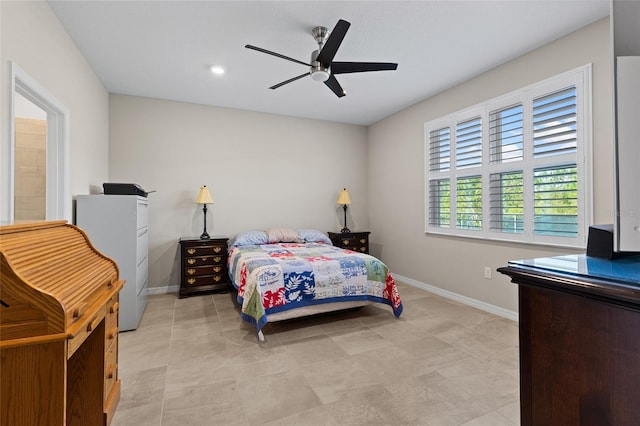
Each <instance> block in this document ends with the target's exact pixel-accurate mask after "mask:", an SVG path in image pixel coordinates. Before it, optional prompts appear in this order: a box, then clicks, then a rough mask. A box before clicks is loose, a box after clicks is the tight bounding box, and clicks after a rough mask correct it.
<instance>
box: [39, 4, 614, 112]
mask: <svg viewBox="0 0 640 426" xmlns="http://www.w3.org/2000/svg"><path fill="white" fill-rule="evenodd" d="M50 5H51V8H52V9H53V11H54V13H55V14H56V15H57V16H58V18H59V19H60V21H61V22H62V24H63V25H64V27H65V28H66V29H67V31H68V33H69V34H70V35H71V37H72V38H73V40H74V41H75V43H76V44H77V45H78V47H79V48H80V50H81V51H82V52H83V54H84V55H85V57H86V58H87V60H88V62H89V63H90V64H91V66H92V67H93V69H94V71H95V72H96V73H97V75H98V77H99V78H100V79H101V81H102V82H103V84H104V85H105V86H106V88H107V90H108V91H109V92H112V93H121V94H127V95H135V96H145V97H152V98H159V99H169V100H177V101H184V102H192V103H197V104H204V105H214V106H220V107H227V108H239V109H244V110H251V111H260V112H267V113H274V114H283V115H289V116H296V117H306V118H314V119H320V120H329V121H337V122H344V123H352V124H360V125H369V124H371V123H374V122H376V121H378V120H380V119H382V118H384V117H387V116H389V115H391V114H393V113H394V112H397V111H400V110H402V109H404V108H406V107H408V106H410V105H413V104H415V103H417V102H419V101H421V100H423V99H425V98H428V97H430V96H433V95H434V94H436V93H438V92H441V91H442V90H444V89H446V88H448V87H452V86H454V85H456V84H458V83H461V82H463V81H465V80H467V79H469V78H472V77H474V76H476V75H479V74H481V73H483V72H485V71H487V70H489V69H491V68H493V67H495V66H497V65H500V64H502V63H504V62H506V61H508V60H511V59H513V58H515V57H517V56H520V55H522V54H523V53H525V52H528V51H530V50H532V49H535V48H537V47H540V46H542V45H544V44H546V43H549V42H550V41H552V40H555V39H557V38H559V37H561V36H563V35H566V34H568V33H571V32H573V31H575V30H577V29H578V28H581V27H583V26H585V25H588V24H590V23H592V22H594V21H596V20H598V19H601V18H603V17H605V16H607V15H608V14H609V0H593V1H587V0H554V1H544V0H502V1H481V0H475V1H457V0H456V1H453V0H448V1H333V2H330V1H252V2H250V1H93V0H92V1H88V0H85V1H56V0H50ZM338 19H344V20H347V21H349V22H351V28H350V29H349V31H348V32H347V35H346V37H345V39H344V41H343V43H342V45H341V47H340V49H339V50H338V53H337V55H336V56H335V60H336V61H374V62H397V63H398V64H399V65H398V70H397V71H382V72H368V73H359V74H343V75H338V76H336V77H337V78H338V81H339V82H340V83H341V84H342V86H343V88H344V89H345V91H346V92H347V96H345V97H343V98H338V97H336V96H335V95H334V94H333V93H332V92H331V90H329V88H327V87H326V86H325V85H324V84H322V83H319V82H316V81H313V80H312V79H311V78H308V77H307V78H303V79H301V80H298V81H295V82H292V83H290V84H288V85H285V86H282V87H280V88H279V89H276V90H269V89H268V87H270V86H272V85H274V84H276V83H279V82H281V81H284V80H287V79H289V78H291V77H294V76H297V75H299V74H302V73H304V72H305V71H307V68H305V67H304V66H303V65H299V64H296V63H294V62H290V61H286V60H283V59H280V58H276V57H274V56H270V55H266V54H264V53H260V52H256V51H253V50H249V49H245V48H244V45H245V44H253V45H256V46H259V47H262V48H265V49H267V50H272V51H275V52H278V53H281V54H283V55H286V56H289V57H292V58H295V59H298V60H301V61H303V62H308V61H309V58H310V55H311V52H312V51H313V50H315V49H316V48H317V45H316V43H315V41H314V40H313V38H312V36H311V29H312V28H313V27H315V26H319V25H322V26H326V27H328V28H329V29H330V30H331V29H333V27H334V26H335V24H336V22H337V21H338ZM588 48H589V46H585V49H588ZM211 65H221V66H223V67H224V68H225V70H226V73H225V74H224V75H222V76H215V75H213V74H212V73H211V72H210V71H209V68H210V66H211Z"/></svg>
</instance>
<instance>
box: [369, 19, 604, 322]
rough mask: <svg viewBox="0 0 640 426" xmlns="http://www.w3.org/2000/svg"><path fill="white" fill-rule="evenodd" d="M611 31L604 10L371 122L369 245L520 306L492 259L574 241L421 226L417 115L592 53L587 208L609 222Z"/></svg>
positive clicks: (586, 59) (403, 268)
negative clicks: (518, 239) (529, 240)
mask: <svg viewBox="0 0 640 426" xmlns="http://www.w3.org/2000/svg"><path fill="white" fill-rule="evenodd" d="M609 40H610V34H609V20H608V18H607V19H604V20H601V21H599V22H596V23H594V24H592V25H590V26H588V27H585V28H583V29H581V30H579V31H577V32H575V33H573V34H570V35H568V36H566V37H564V38H562V39H559V40H557V41H555V42H553V43H551V44H549V45H547V46H544V47H542V48H540V49H537V50H535V51H533V52H530V53H528V54H526V55H524V56H521V57H519V58H517V59H515V60H513V61H511V62H509V63H506V64H504V65H502V66H499V67H497V68H495V69H493V70H491V71H489V72H487V73H485V74H482V75H480V76H479V77H477V78H474V79H472V80H470V81H467V82H465V83H463V84H461V85H459V86H457V87H454V88H452V89H450V90H447V91H445V92H443V93H441V94H439V95H437V96H434V97H432V98H429V99H427V100H425V101H423V102H421V103H419V104H417V105H414V106H412V107H410V108H408V109H406V110H404V111H401V112H399V113H397V114H395V115H393V116H391V117H388V118H387V119H385V120H382V121H380V122H378V123H376V124H374V125H372V126H370V127H369V135H368V141H369V165H368V170H369V188H368V189H369V219H370V224H371V230H372V234H371V239H372V251H373V254H374V255H377V256H380V257H381V258H382V259H383V260H384V261H385V262H386V263H388V264H389V266H390V268H391V269H392V271H395V272H396V273H398V274H400V275H402V276H405V277H408V278H411V279H413V280H416V281H418V282H420V283H425V284H428V285H433V286H436V287H439V288H441V289H444V290H446V291H450V292H454V293H457V294H460V295H463V296H467V297H470V298H473V299H476V300H479V301H481V302H484V303H488V304H490V305H494V306H497V307H500V308H503V309H506V310H510V311H517V288H516V286H515V285H513V284H510V283H509V282H508V280H507V278H506V277H504V276H503V275H501V274H498V273H496V272H495V269H496V268H498V267H500V266H503V265H505V264H506V262H507V261H508V260H509V259H520V258H532V257H540V256H551V255H558V254H568V253H572V252H575V250H562V249H557V248H550V247H543V246H532V245H523V244H509V243H497V242H488V241H480V240H470V239H463V238H454V237H443V236H436V235H427V234H425V233H424V211H425V208H424V191H425V186H424V167H423V159H424V150H423V143H424V136H423V132H424V127H423V126H424V123H425V122H428V121H430V120H433V119H436V118H438V117H441V116H443V115H446V114H448V113H451V112H455V111H457V110H461V109H463V108H465V107H468V106H472V105H474V104H477V103H479V102H482V101H484V100H488V99H491V98H493V97H496V96H499V95H502V94H505V93H508V92H510V91H513V90H516V89H518V88H520V87H524V86H526V85H529V84H532V83H535V82H537V81H541V80H544V79H545V78H548V77H551V76H554V75H556V74H559V73H562V72H564V71H567V70H571V69H574V68H576V67H579V66H582V65H584V64H587V63H592V64H593V68H592V80H593V119H594V120H593V158H594V167H593V181H594V204H593V211H594V218H595V222H596V223H611V222H612V220H613V217H612V216H611V206H612V205H613V198H612V195H611V190H612V188H613V175H612V164H613V160H612V147H611V133H612V130H611V113H612V111H611V105H612V104H611V102H612V101H611V99H612V98H611V96H612V95H611V79H612V77H611V57H610V42H609ZM425 78H428V77H425ZM485 266H489V267H490V268H491V269H492V270H493V274H492V279H484V278H483V270H484V267H485Z"/></svg>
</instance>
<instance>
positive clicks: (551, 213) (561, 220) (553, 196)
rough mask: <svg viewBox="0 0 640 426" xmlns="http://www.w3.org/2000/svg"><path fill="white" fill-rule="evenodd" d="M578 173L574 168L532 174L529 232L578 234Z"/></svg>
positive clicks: (552, 168) (537, 171) (549, 169)
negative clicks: (530, 230) (531, 214)
mask: <svg viewBox="0 0 640 426" xmlns="http://www.w3.org/2000/svg"><path fill="white" fill-rule="evenodd" d="M577 187H578V170H577V167H576V166H569V167H564V166H562V167H548V168H542V169H535V170H534V171H533V193H534V218H533V232H534V233H536V234H540V235H554V236H564V237H575V236H576V235H577V234H578V189H577Z"/></svg>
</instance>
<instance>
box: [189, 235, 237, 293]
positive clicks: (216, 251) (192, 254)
mask: <svg viewBox="0 0 640 426" xmlns="http://www.w3.org/2000/svg"><path fill="white" fill-rule="evenodd" d="M228 241H229V239H228V238H210V239H208V240H201V239H200V238H181V239H180V259H181V261H180V292H179V297H180V298H182V297H185V296H190V295H192V294H197V293H203V292H208V291H224V290H228V288H229V285H230V281H229V274H228V273H227V242H228Z"/></svg>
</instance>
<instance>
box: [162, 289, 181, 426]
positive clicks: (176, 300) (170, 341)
mask: <svg viewBox="0 0 640 426" xmlns="http://www.w3.org/2000/svg"><path fill="white" fill-rule="evenodd" d="M177 304H178V298H177V297H176V299H175V300H174V301H173V316H172V318H171V333H170V334H169V353H168V355H167V365H166V368H165V371H164V386H163V388H162V403H161V404H160V424H159V425H158V426H162V417H163V416H164V402H165V394H166V392H167V375H168V373H169V363H170V361H171V346H172V343H173V328H174V325H175V320H176V305H177Z"/></svg>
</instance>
